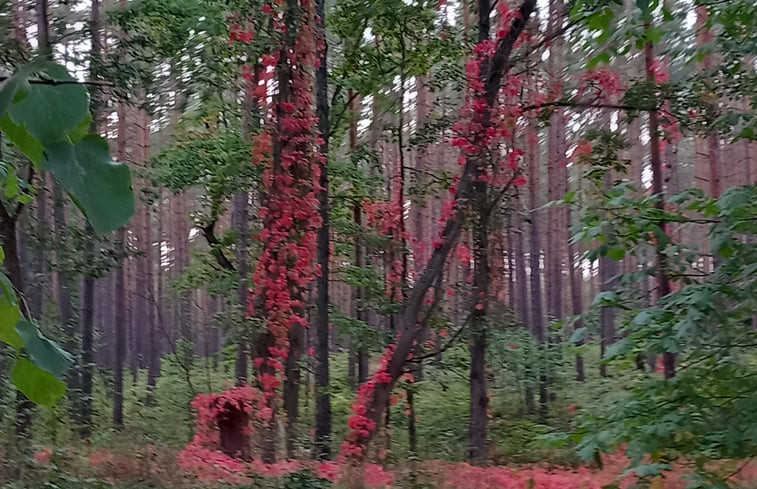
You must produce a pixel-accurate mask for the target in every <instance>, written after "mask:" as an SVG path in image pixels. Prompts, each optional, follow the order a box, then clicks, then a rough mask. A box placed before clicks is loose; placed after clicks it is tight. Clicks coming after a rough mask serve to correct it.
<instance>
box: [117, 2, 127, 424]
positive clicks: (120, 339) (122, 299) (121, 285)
mask: <svg viewBox="0 0 757 489" xmlns="http://www.w3.org/2000/svg"><path fill="white" fill-rule="evenodd" d="M119 4H120V5H121V7H122V8H124V7H125V5H126V2H125V0H119ZM117 113H118V140H117V143H116V144H117V155H118V161H121V162H125V161H126V127H127V121H126V105H125V103H124V102H123V101H119V105H118V109H117ZM116 239H117V240H118V241H119V243H120V245H121V246H122V247H124V249H125V247H126V239H127V233H126V227H122V228H121V229H119V230H118V231H117V232H116ZM126 266H127V260H126V259H123V260H122V261H121V263H119V266H118V267H117V268H116V270H115V273H114V275H115V278H114V287H113V293H114V297H113V304H114V308H115V313H114V316H115V317H114V321H115V341H114V352H113V353H114V355H113V356H114V359H113V426H114V427H115V428H116V429H120V428H122V427H123V425H124V360H125V356H126V340H127V337H126V334H127V318H126V312H127V311H126V302H127V299H128V297H127V290H126V286H127V281H126Z"/></svg>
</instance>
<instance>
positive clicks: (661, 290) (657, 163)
mask: <svg viewBox="0 0 757 489" xmlns="http://www.w3.org/2000/svg"><path fill="white" fill-rule="evenodd" d="M645 28H646V29H647V30H649V29H650V28H651V24H650V22H649V21H647V24H646V26H645ZM654 62H655V59H654V46H653V45H652V43H649V42H648V43H647V44H646V45H645V46H644V64H645V67H646V72H647V80H649V81H650V82H654V68H655V66H654ZM649 146H650V155H649V156H650V159H649V161H650V166H651V169H652V193H653V194H654V195H655V196H656V204H655V205H656V207H657V208H658V209H660V211H664V210H665V193H664V191H663V183H662V182H663V175H662V155H661V153H660V122H659V115H658V113H657V111H656V110H652V111H650V112H649ZM659 227H660V232H661V233H663V234H664V233H665V232H666V229H665V222H664V221H662V220H660V221H659ZM656 257H657V299H658V301H659V300H662V299H663V298H664V297H665V296H667V295H668V294H670V292H671V286H670V278H669V277H668V265H667V258H666V256H665V253H664V250H663V249H662V248H661V247H660V245H659V244H658V245H657V250H656ZM663 368H664V372H665V378H666V379H670V378H672V377H675V375H676V355H675V353H672V352H665V353H664V354H663Z"/></svg>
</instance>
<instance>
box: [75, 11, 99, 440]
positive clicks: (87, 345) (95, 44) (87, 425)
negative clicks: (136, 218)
mask: <svg viewBox="0 0 757 489" xmlns="http://www.w3.org/2000/svg"><path fill="white" fill-rule="evenodd" d="M90 30H91V32H92V49H91V51H90V79H92V80H96V79H98V77H99V67H100V63H101V59H100V58H101V55H102V40H101V38H100V2H99V0H92V6H91V13H90ZM89 88H90V99H91V111H92V127H91V129H92V130H93V131H95V132H97V131H98V130H99V123H100V106H101V96H100V95H101V94H100V93H99V90H98V88H97V87H96V86H91V87H89ZM85 232H86V234H87V236H88V237H89V239H88V240H87V243H86V245H85V249H84V253H85V257H86V259H87V261H88V262H89V263H91V262H92V261H94V255H95V250H94V241H95V239H96V238H95V233H94V230H93V229H92V226H91V225H89V223H87V224H86V226H85ZM94 294H95V278H94V276H93V274H91V273H87V274H85V275H84V278H83V280H82V297H81V413H80V417H81V428H80V430H79V434H80V436H82V437H89V436H90V435H91V432H92V430H91V425H92V374H93V369H94V365H93V362H94V347H93V340H94Z"/></svg>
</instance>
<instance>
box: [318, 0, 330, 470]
mask: <svg viewBox="0 0 757 489" xmlns="http://www.w3.org/2000/svg"><path fill="white" fill-rule="evenodd" d="M316 16H317V20H316V28H317V33H316V36H317V39H318V53H317V54H318V60H319V66H318V68H317V70H316V110H317V116H318V132H319V134H320V138H321V144H320V151H319V153H320V154H319V158H320V170H321V176H320V186H321V188H320V191H319V192H318V208H319V214H320V216H321V228H320V229H319V230H318V237H317V240H318V250H317V255H318V264H319V265H320V266H321V273H320V275H319V276H318V278H317V279H316V288H317V296H316V304H315V306H316V317H315V333H316V351H315V361H316V365H315V453H314V455H315V457H316V458H318V459H321V460H323V459H327V458H328V457H329V455H330V454H331V396H330V395H329V255H330V254H329V213H330V210H329V173H328V170H329V168H328V156H329V136H330V132H331V128H330V124H329V102H328V72H327V69H328V66H327V60H328V58H327V54H328V40H327V38H326V26H325V21H326V11H325V0H317V1H316Z"/></svg>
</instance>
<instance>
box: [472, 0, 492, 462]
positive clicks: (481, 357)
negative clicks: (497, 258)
mask: <svg viewBox="0 0 757 489" xmlns="http://www.w3.org/2000/svg"><path fill="white" fill-rule="evenodd" d="M491 10H492V6H491V2H490V1H489V0H479V1H478V42H479V43H481V42H484V41H487V40H488V39H489V30H490V27H491V21H490V13H491ZM488 118H490V115H489V116H488V117H487V119H488ZM484 124H485V125H488V124H490V120H484ZM476 159H477V160H478V161H477V165H476V168H475V176H474V183H473V191H472V194H471V201H472V203H473V212H474V215H475V218H474V220H473V257H474V265H473V303H472V304H471V306H472V310H471V350H470V353H471V366H470V376H469V379H470V423H469V427H468V437H469V447H470V448H469V450H470V451H469V458H470V461H471V463H473V464H476V465H483V464H484V463H486V460H487V439H486V438H487V429H488V420H489V417H488V413H487V409H488V406H489V397H488V396H487V387H486V347H487V324H486V321H487V311H488V309H489V304H488V303H489V277H490V275H489V274H490V268H489V264H490V263H489V243H488V239H489V217H490V216H489V210H488V208H489V195H488V193H489V186H488V184H487V182H486V178H485V177H486V174H487V166H486V163H485V159H484V158H483V157H480V156H479V157H478V158H476Z"/></svg>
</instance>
